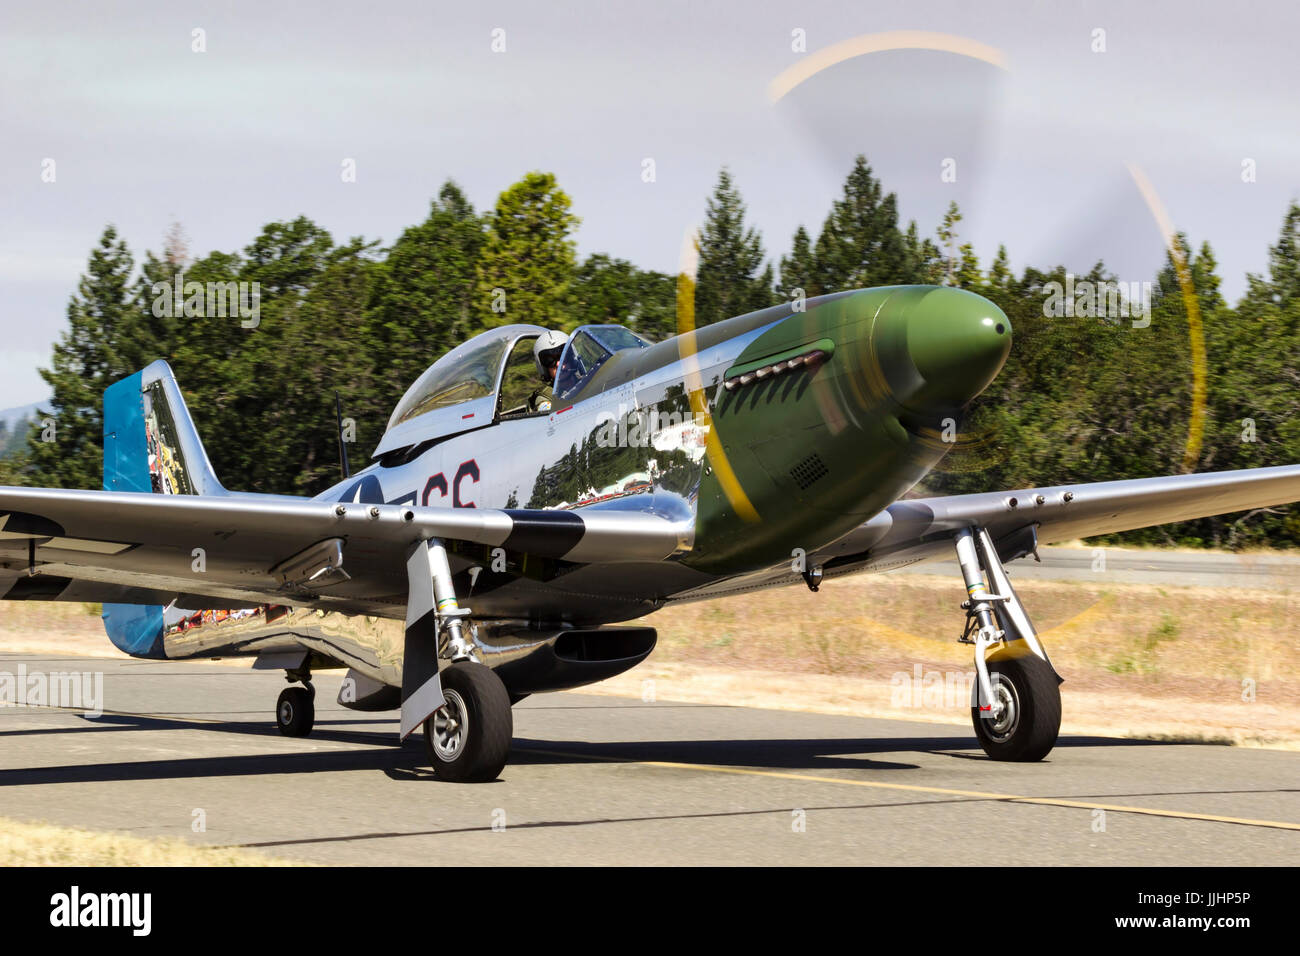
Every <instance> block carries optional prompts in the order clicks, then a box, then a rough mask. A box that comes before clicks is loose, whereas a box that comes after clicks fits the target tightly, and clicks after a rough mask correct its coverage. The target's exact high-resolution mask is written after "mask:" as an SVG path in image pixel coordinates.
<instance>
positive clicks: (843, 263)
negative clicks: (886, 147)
mask: <svg viewBox="0 0 1300 956" xmlns="http://www.w3.org/2000/svg"><path fill="white" fill-rule="evenodd" d="M816 259H817V271H818V277H819V280H820V286H821V290H822V291H824V292H833V291H836V290H841V289H863V288H870V287H871V286H879V285H889V284H891V283H897V282H905V281H907V280H908V279H909V278H910V277H909V276H908V274H907V273H908V269H909V261H908V250H907V246H906V243H905V241H904V238H903V234H902V233H901V232H900V231H899V229H898V198H897V197H896V196H895V195H894V194H893V193H888V194H886V193H885V191H884V189H883V187H882V186H881V184H880V181H879V180H878V179H876V178H875V176H873V175H872V172H871V167H870V166H869V165H867V159H866V157H865V156H861V155H860V156H858V157H857V158H856V159H855V160H854V163H853V169H852V170H850V171H849V175H848V177H847V178H846V179H845V181H844V192H843V196H842V197H841V198H840V199H838V200H836V201H835V203H834V205H833V206H832V207H831V212H830V215H829V216H828V217H827V219H826V224H825V226H823V228H822V234H821V236H820V237H818V240H817V247H816Z"/></svg>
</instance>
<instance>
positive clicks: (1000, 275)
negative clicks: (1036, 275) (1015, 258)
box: [988, 245, 1011, 292]
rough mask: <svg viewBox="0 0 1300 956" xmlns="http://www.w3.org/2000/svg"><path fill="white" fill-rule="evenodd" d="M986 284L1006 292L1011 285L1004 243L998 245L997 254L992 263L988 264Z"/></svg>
mask: <svg viewBox="0 0 1300 956" xmlns="http://www.w3.org/2000/svg"><path fill="white" fill-rule="evenodd" d="M988 284H989V286H990V288H992V289H994V290H997V291H1000V292H1006V291H1007V290H1009V289H1010V287H1011V262H1010V260H1009V259H1008V258H1007V247H1006V246H1004V245H999V246H998V254H997V255H996V256H994V258H993V265H991V266H989V277H988Z"/></svg>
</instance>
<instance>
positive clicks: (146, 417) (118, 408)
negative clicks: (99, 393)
mask: <svg viewBox="0 0 1300 956" xmlns="http://www.w3.org/2000/svg"><path fill="white" fill-rule="evenodd" d="M104 490H105V491H137V492H156V493H159V494H170V495H219V494H225V493H226V492H225V489H224V488H222V487H221V483H220V482H219V481H217V476H216V475H215V474H214V473H213V471H212V465H211V463H210V462H209V461H208V456H207V453H206V452H204V450H203V443H202V442H200V441H199V436H198V432H197V431H196V430H195V428H194V422H193V420H192V419H191V418H190V413H189V409H187V408H186V407H185V400H184V399H183V398H181V392H180V388H179V387H178V386H177V385H176V378H175V376H173V375H172V370H171V367H170V366H169V365H168V364H167V363H166V362H161V361H160V362H154V363H153V364H152V365H149V366H148V367H146V368H145V369H143V370H142V371H139V372H136V373H135V374H134V375H131V376H128V377H127V378H124V379H122V380H121V381H119V382H115V383H113V384H112V385H110V386H109V387H108V388H106V389H105V390H104ZM178 613H179V614H183V613H184V612H178ZM163 617H164V609H163V608H162V606H161V605H138V604H105V605H104V630H106V631H107V632H108V638H109V640H111V641H112V642H113V646H114V647H116V648H118V649H119V650H121V651H125V652H126V653H127V654H130V655H131V656H132V657H163V656H164V655H163V640H162V638H163V634H164V632H165V627H164V621H163Z"/></svg>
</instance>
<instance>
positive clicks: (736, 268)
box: [695, 166, 774, 327]
mask: <svg viewBox="0 0 1300 956" xmlns="http://www.w3.org/2000/svg"><path fill="white" fill-rule="evenodd" d="M763 259H764V253H763V241H762V239H761V238H760V237H759V234H758V232H757V231H756V230H755V229H753V228H752V227H749V226H747V225H746V224H745V204H744V202H743V201H742V199H741V198H740V193H739V191H738V190H737V189H736V187H735V185H734V184H733V183H732V179H731V172H730V171H729V170H728V169H727V168H726V167H725V166H724V167H723V168H722V170H721V171H720V172H719V173H718V183H717V185H716V186H715V187H714V189H713V195H712V196H710V197H709V201H708V204H707V206H706V210H705V216H704V227H703V228H702V229H701V230H700V263H699V268H698V270H697V272H696V286H695V324H696V326H697V327H703V326H706V325H711V324H712V323H714V322H721V321H722V320H723V319H730V318H732V317H733V316H737V315H743V314H745V313H746V312H753V311H755V310H757V309H762V308H766V307H767V306H769V305H772V304H773V298H774V297H773V292H772V271H771V267H770V266H768V267H767V268H766V269H764V268H763Z"/></svg>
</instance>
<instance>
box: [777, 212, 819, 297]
mask: <svg viewBox="0 0 1300 956" xmlns="http://www.w3.org/2000/svg"><path fill="white" fill-rule="evenodd" d="M796 289H802V290H803V294H804V296H805V297H807V298H811V297H812V296H815V295H821V293H822V290H821V287H820V286H819V285H818V281H817V264H816V261H815V259H814V258H813V251H812V242H811V240H809V238H808V230H806V229H805V228H804V227H803V226H800V227H799V228H798V229H796V230H795V232H794V243H793V247H792V248H791V250H790V255H788V256H783V257H782V258H781V287H780V289H779V292H780V294H781V298H783V299H790V298H791V297H793V296H794V295H795V294H796V293H795V290H796Z"/></svg>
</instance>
